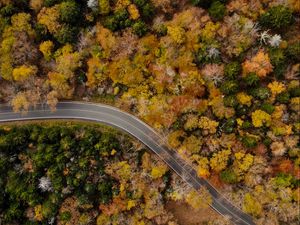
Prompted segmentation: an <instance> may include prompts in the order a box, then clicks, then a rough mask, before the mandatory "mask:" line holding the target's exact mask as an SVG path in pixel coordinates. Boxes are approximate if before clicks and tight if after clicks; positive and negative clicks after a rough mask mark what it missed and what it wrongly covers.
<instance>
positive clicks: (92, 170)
mask: <svg viewBox="0 0 300 225" xmlns="http://www.w3.org/2000/svg"><path fill="white" fill-rule="evenodd" d="M0 174H1V176H0V224H11V225H14V224H26V225H35V224H36V225H37V224H61V225H62V224H67V225H75V224H77V225H87V224H97V225H111V224H116V225H118V224H124V225H125V224H128V225H151V224H168V225H176V224H177V221H176V218H175V217H174V216H173V215H172V213H171V212H169V211H168V210H166V207H165V203H166V202H167V201H171V200H173V201H184V202H186V203H187V204H189V205H190V206H191V207H193V208H195V209H198V208H203V207H208V204H209V202H210V201H211V200H210V196H209V194H208V192H207V191H206V190H205V189H203V190H202V191H201V192H200V194H199V193H197V192H196V191H195V190H193V189H191V188H190V187H188V186H187V185H186V184H185V183H184V182H183V181H181V180H180V178H179V177H178V176H177V175H175V174H173V173H172V172H171V171H169V169H168V167H167V166H166V165H165V164H164V163H163V162H162V161H161V160H159V159H158V157H157V156H155V155H153V154H151V152H149V151H148V150H147V149H146V148H144V147H143V145H142V144H140V143H138V142H134V141H132V140H131V139H130V138H129V137H128V136H125V135H124V134H122V133H120V132H116V131H114V130H112V129H108V128H105V127H99V126H95V125H91V124H77V123H68V124H66V123H50V124H45V123H43V124H27V125H23V126H14V125H5V126H1V127H0ZM222 221H223V220H222V219H221V218H219V219H217V220H216V221H215V222H214V223H213V222H211V223H210V224H219V223H220V222H222ZM208 222H209V221H208ZM222 224H223V222H222Z"/></svg>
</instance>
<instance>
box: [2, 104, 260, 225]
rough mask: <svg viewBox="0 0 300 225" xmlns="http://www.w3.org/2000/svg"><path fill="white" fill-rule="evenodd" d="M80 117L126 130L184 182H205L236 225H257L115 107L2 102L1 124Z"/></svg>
mask: <svg viewBox="0 0 300 225" xmlns="http://www.w3.org/2000/svg"><path fill="white" fill-rule="evenodd" d="M44 119H79V120H88V121H94V122H100V123H104V124H107V125H111V126H114V127H117V128H119V129H122V130H124V131H126V132H127V133H129V134H131V135H132V136H134V137H135V138H137V139H139V140H140V141H141V142H142V143H144V144H145V145H146V146H147V147H148V148H149V149H151V150H152V151H153V152H155V153H156V154H157V155H158V156H159V157H160V158H161V159H162V160H163V161H164V162H165V163H167V164H168V166H169V167H170V168H172V169H173V170H174V171H175V172H176V173H177V174H178V175H179V176H180V177H181V178H182V179H183V180H184V181H185V182H187V183H188V184H189V185H190V186H192V187H193V188H195V189H196V190H199V188H200V187H201V186H202V185H204V186H205V187H206V188H207V189H208V191H209V192H210V194H211V196H212V198H213V202H212V204H211V205H210V206H211V208H213V209H214V210H215V211H217V212H218V213H220V214H221V215H223V216H227V217H229V218H230V219H231V221H232V222H233V223H234V224H237V225H255V223H254V222H253V220H252V217H251V216H249V215H248V214H245V213H244V212H242V211H241V210H240V209H238V208H237V207H235V206H234V205H232V204H231V203H230V202H229V201H228V200H227V199H225V198H224V197H223V196H222V195H221V194H220V193H219V192H218V191H217V190H216V189H215V188H214V187H213V186H212V185H211V184H210V183H209V182H208V181H206V180H205V179H203V178H200V177H198V176H197V173H196V171H195V170H194V169H193V168H192V167H191V166H190V165H188V164H186V163H185V161H184V160H183V159H182V158H180V156H178V154H177V153H176V152H175V151H173V150H171V149H170V148H169V147H167V145H166V144H165V141H164V139H163V138H161V136H160V135H159V134H158V133H157V132H156V131H154V130H153V129H152V128H151V127H150V126H148V125H147V124H146V123H144V122H143V121H141V120H140V119H138V118H136V117H135V116H133V115H131V114H129V113H126V112H123V111H121V110H119V109H117V108H115V107H112V106H108V105H104V104H93V103H86V102H59V103H58V105H57V110H56V111H55V112H51V110H50V109H49V108H48V107H47V106H42V105H38V106H37V107H36V108H35V109H30V110H29V111H28V112H27V113H26V114H21V113H14V112H13V111H12V108H11V107H10V106H6V105H0V123H1V122H9V121H22V120H44Z"/></svg>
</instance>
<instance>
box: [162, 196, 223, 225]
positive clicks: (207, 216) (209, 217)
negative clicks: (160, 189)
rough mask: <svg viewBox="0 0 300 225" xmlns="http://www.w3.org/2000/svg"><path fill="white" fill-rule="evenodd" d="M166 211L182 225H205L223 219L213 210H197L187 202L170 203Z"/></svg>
mask: <svg viewBox="0 0 300 225" xmlns="http://www.w3.org/2000/svg"><path fill="white" fill-rule="evenodd" d="M166 209H167V210H168V211H169V212H171V213H172V214H173V215H174V217H175V218H176V219H177V221H178V223H179V224H180V225H204V224H206V223H207V222H209V221H213V220H216V219H220V217H221V216H220V215H219V214H217V213H216V212H215V211H213V210H212V209H211V208H206V209H198V210H195V209H193V208H192V207H190V206H189V205H188V204H186V203H185V202H175V201H169V202H167V204H166Z"/></svg>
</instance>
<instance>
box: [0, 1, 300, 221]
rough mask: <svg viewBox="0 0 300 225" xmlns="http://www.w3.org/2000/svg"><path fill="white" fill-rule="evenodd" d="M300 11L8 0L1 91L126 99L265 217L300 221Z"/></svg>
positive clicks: (299, 7) (28, 100)
mask: <svg viewBox="0 0 300 225" xmlns="http://www.w3.org/2000/svg"><path fill="white" fill-rule="evenodd" d="M299 15H300V1H299V0H88V1H84V0H77V1H75V0H15V1H14V0H0V87H1V88H0V100H1V102H2V103H9V104H11V105H12V106H13V108H14V110H15V111H27V110H28V109H29V107H30V106H35V105H36V104H38V103H41V102H42V103H47V104H49V105H50V106H51V109H52V110H55V105H56V104H57V102H58V101H59V100H63V99H71V100H72V99H76V100H86V101H94V102H104V103H108V104H112V105H114V106H117V107H119V108H121V109H123V110H125V111H128V112H130V113H132V114H134V115H136V116H138V117H139V118H141V119H142V120H144V121H145V122H147V123H148V124H149V125H151V126H152V127H154V128H155V129H156V130H157V131H158V132H160V133H161V134H162V135H163V136H164V137H166V139H167V140H168V143H169V145H170V146H171V147H172V148H174V149H175V150H176V151H178V153H179V154H180V155H181V156H182V157H183V158H184V159H186V160H187V161H188V162H189V163H191V164H193V165H194V167H195V168H196V169H197V172H198V175H199V176H201V177H204V178H206V179H208V180H209V181H210V182H211V183H213V184H214V186H216V187H217V188H219V189H220V191H222V192H223V193H224V195H226V196H227V197H228V198H229V199H230V200H231V201H232V202H233V203H234V204H236V205H237V206H238V207H240V208H242V209H243V210H244V211H245V212H247V213H249V214H251V215H252V216H253V217H254V218H255V219H256V222H257V224H264V225H265V224H270V225H276V224H291V225H292V224H298V223H299V220H300V219H299V211H298V207H299V201H300V187H299V185H300V181H299V179H300V143H299V132H300V119H299V118H300V85H299V83H300V82H299V72H300V30H299V27H300V16H299ZM22 140H23V139H22ZM42 142H43V141H41V142H40V144H41V143H42ZM10 144H11V143H10ZM12 147H13V146H12ZM12 147H10V148H12ZM5 148H7V147H5ZM13 149H14V150H17V149H16V148H14V147H13ZM91 154H92V153H91ZM20 179H21V178H20Z"/></svg>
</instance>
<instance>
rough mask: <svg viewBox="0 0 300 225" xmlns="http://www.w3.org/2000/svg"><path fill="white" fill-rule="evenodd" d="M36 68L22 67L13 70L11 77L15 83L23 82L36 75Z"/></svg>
mask: <svg viewBox="0 0 300 225" xmlns="http://www.w3.org/2000/svg"><path fill="white" fill-rule="evenodd" d="M36 72H37V67H36V66H26V65H22V66H20V67H17V68H15V69H13V72H12V75H13V78H14V80H15V81H25V80H27V79H28V78H29V77H32V76H34V75H35V74H36Z"/></svg>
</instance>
